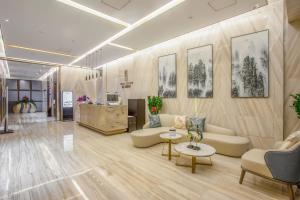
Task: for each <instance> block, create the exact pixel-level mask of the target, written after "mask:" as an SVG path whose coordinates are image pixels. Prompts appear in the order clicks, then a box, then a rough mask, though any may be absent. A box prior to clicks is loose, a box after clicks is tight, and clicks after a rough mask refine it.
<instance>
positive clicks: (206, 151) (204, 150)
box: [175, 142, 216, 173]
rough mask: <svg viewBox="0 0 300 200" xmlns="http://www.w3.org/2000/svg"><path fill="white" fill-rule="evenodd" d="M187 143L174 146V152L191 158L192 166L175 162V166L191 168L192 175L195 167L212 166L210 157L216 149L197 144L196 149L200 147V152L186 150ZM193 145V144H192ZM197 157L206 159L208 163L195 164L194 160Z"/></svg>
mask: <svg viewBox="0 0 300 200" xmlns="http://www.w3.org/2000/svg"><path fill="white" fill-rule="evenodd" d="M189 144H190V143H189V142H184V143H180V144H177V145H175V151H177V152H178V153H179V154H183V155H186V156H191V157H192V165H181V164H178V163H177V162H176V165H179V166H185V167H192V173H195V172H196V165H212V161H211V156H212V155H214V154H215V153H216V149H215V148H213V147H211V146H209V145H207V144H202V143H199V144H197V146H198V147H200V150H198V151H197V150H193V149H190V148H188V147H187V146H188V145H189ZM193 144H194V145H195V143H193ZM197 157H208V158H209V160H210V163H208V164H206V163H197V161H196V158H197Z"/></svg>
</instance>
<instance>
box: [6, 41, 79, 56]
mask: <svg viewBox="0 0 300 200" xmlns="http://www.w3.org/2000/svg"><path fill="white" fill-rule="evenodd" d="M6 46H7V47H11V48H16V49H23V50H28V51H36V52H41V53H47V54H53V55H58V56H66V57H72V58H76V56H72V55H68V54H64V53H58V52H53V51H45V50H41V49H34V48H29V47H23V46H19V45H13V44H7V45H6Z"/></svg>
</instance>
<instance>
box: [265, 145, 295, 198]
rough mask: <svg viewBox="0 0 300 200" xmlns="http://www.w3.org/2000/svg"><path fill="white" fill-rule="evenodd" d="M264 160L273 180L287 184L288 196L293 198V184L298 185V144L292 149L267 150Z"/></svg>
mask: <svg viewBox="0 0 300 200" xmlns="http://www.w3.org/2000/svg"><path fill="white" fill-rule="evenodd" d="M265 161H266V164H267V166H268V168H269V169H270V171H271V174H272V176H273V178H274V179H275V180H278V181H280V182H284V183H286V184H287V185H288V189H289V193H290V198H291V199H295V196H294V191H293V185H297V186H298V188H299V186H300V145H298V147H297V148H296V149H294V150H292V151H269V152H266V154H265Z"/></svg>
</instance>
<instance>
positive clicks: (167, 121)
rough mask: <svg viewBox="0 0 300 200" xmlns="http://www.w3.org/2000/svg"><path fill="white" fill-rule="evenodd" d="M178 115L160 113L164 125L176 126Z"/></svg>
mask: <svg viewBox="0 0 300 200" xmlns="http://www.w3.org/2000/svg"><path fill="white" fill-rule="evenodd" d="M175 116H176V115H169V114H159V118H160V123H161V126H163V127H174V123H175Z"/></svg>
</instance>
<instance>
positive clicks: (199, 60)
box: [187, 45, 213, 98]
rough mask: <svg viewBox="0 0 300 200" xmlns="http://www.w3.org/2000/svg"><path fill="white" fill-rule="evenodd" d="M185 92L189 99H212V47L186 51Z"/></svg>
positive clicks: (207, 46)
mask: <svg viewBox="0 0 300 200" xmlns="http://www.w3.org/2000/svg"><path fill="white" fill-rule="evenodd" d="M187 92H188V97H189V98H211V97H213V46H212V45H206V46H201V47H196V48H192V49H188V50H187Z"/></svg>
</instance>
